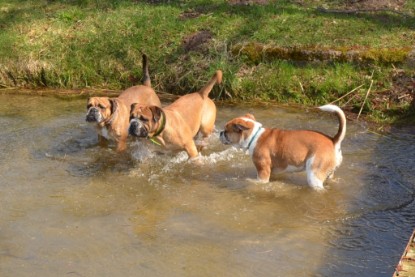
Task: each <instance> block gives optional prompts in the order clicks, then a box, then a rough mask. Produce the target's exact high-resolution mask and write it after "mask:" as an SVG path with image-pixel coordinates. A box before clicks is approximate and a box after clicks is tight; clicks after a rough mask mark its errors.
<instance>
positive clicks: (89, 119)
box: [85, 112, 96, 122]
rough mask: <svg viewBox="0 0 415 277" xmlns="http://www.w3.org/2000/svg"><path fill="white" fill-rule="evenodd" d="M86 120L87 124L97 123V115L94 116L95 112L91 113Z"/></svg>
mask: <svg viewBox="0 0 415 277" xmlns="http://www.w3.org/2000/svg"><path fill="white" fill-rule="evenodd" d="M85 120H86V121H87V122H93V121H96V117H95V114H94V113H93V112H89V113H88V114H87V115H86V118H85Z"/></svg>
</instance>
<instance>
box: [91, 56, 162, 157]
mask: <svg viewBox="0 0 415 277" xmlns="http://www.w3.org/2000/svg"><path fill="white" fill-rule="evenodd" d="M133 103H139V104H140V105H155V106H161V104H160V99H159V98H158V96H157V95H156V93H155V92H154V90H153V89H152V88H151V81H150V77H149V74H148V65H147V56H146V55H143V85H138V86H133V87H130V88H128V89H126V90H125V91H123V92H122V93H121V94H120V95H119V96H118V97H117V98H109V97H91V98H89V99H88V103H87V107H86V108H87V115H86V121H88V122H91V123H94V124H95V125H96V129H97V132H98V140H99V142H100V143H102V142H104V141H105V139H114V140H115V141H116V142H117V151H123V150H125V148H126V141H127V137H128V126H129V118H130V108H131V105H132V104H133Z"/></svg>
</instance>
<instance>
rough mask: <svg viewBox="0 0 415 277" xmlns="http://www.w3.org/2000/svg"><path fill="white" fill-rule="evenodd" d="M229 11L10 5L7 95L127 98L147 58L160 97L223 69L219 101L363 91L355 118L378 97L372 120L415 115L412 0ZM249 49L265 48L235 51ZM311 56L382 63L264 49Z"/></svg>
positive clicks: (120, 4)
mask: <svg viewBox="0 0 415 277" xmlns="http://www.w3.org/2000/svg"><path fill="white" fill-rule="evenodd" d="M231 2H237V1H223V0H222V1H219V0H212V1H206V0H196V1H184V0H183V1H173V0H172V1H132V0H130V1H127V0H118V1H110V0H100V1H96V0H44V1H42V0H39V1H25V0H9V1H4V0H0V30H1V32H0V86H1V87H30V88H39V87H52V88H65V89H80V88H95V89H96V88H98V89H99V88H102V89H123V88H125V87H128V86H131V85H133V84H137V83H138V82H139V80H140V78H141V69H140V67H141V52H145V53H146V54H147V55H148V56H149V57H150V71H151V72H150V74H151V76H152V80H153V85H154V86H155V88H156V90H157V91H160V92H169V93H174V94H184V93H187V92H189V91H192V90H195V89H198V88H200V87H201V86H202V85H203V84H204V83H205V82H206V81H207V80H208V79H209V78H210V75H211V74H212V73H213V72H214V71H215V70H216V69H218V68H221V69H222V70H223V71H224V84H223V86H221V87H220V88H216V89H215V91H214V97H215V98H221V99H230V98H231V99H234V100H245V101H246V100H255V101H257V100H262V101H278V102H283V103H300V104H305V105H319V104H323V103H327V102H331V101H334V100H336V99H339V98H340V97H341V96H343V95H345V94H346V93H348V92H350V91H352V90H353V89H355V88H357V87H359V88H358V89H356V90H355V91H354V92H353V93H351V94H349V95H348V96H347V97H344V98H342V99H340V100H339V101H338V103H339V104H340V105H343V106H346V108H349V109H351V110H356V111H357V110H359V109H360V107H361V106H362V103H363V101H364V98H365V95H366V93H367V91H368V90H369V88H370V94H369V96H368V101H367V102H366V103H365V105H364V109H363V113H367V114H369V116H370V117H371V118H372V119H375V120H378V121H389V122H390V121H395V120H398V119H406V118H407V116H408V115H410V114H411V113H412V111H413V108H414V107H413V106H414V105H413V93H414V88H413V86H414V85H413V80H414V76H415V70H414V69H413V67H411V66H408V65H407V64H410V63H411V62H410V50H411V49H412V47H413V46H414V45H415V4H413V3H412V2H411V1H407V2H408V3H406V4H404V5H400V6H398V7H395V8H393V9H391V10H389V11H388V10H382V11H372V10H371V9H363V10H365V11H363V12H358V11H357V12H356V9H355V8H359V9H361V10H362V7H350V6H347V5H346V4H345V3H346V1H340V0H339V1H328V0H327V1H323V0H321V1H317V0H315V1H299V0H297V1H288V0H280V1H260V2H263V3H265V4H263V5H255V4H252V5H232V4H231ZM251 2H252V1H251ZM392 2H393V1H392ZM250 43H251V44H258V45H261V46H262V48H258V49H255V48H254V49H253V50H252V51H253V52H252V51H251V52H249V53H246V52H243V51H235V49H238V48H237V47H240V45H247V44H250ZM311 48H312V49H317V50H319V49H321V51H329V52H328V53H331V52H330V51H332V49H334V50H335V51H339V50H340V51H341V50H342V49H347V51H354V53H358V52H361V53H366V54H365V55H368V54H367V53H369V54H370V55H371V56H370V57H375V58H373V59H372V58H371V59H370V60H367V59H366V60H365V59H363V58H362V59H361V58H360V57H359V56H357V58H356V59H354V60H352V61H347V60H346V61H344V60H330V59H329V60H325V59H324V58H322V59H319V58H318V57H317V58H316V57H315V56H313V57H312V58H307V57H306V58H305V59H291V58H290V57H288V58H283V57H281V56H270V55H269V53H268V52H266V50H264V49H288V50H287V51H289V50H290V49H300V50H301V49H303V50H304V49H305V50H307V49H311ZM397 49H398V51H397ZM408 49H409V50H408ZM255 51H256V52H255ZM284 51H285V50H284ZM345 51H346V50H345ZM305 52H306V53H308V52H307V51H305ZM295 53H296V52H295ZM373 53H375V54H373ZM252 55H253V56H254V57H256V58H255V59H252ZM329 56H330V55H329ZM270 57H271V58H270ZM385 61H386V62H385ZM411 86H412V87H411Z"/></svg>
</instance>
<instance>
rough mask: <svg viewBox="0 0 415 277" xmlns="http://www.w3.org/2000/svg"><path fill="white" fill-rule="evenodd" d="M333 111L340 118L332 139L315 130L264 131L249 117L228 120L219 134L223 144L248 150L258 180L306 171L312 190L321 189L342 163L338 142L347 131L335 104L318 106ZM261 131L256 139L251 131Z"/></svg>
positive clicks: (276, 129) (268, 129) (344, 121)
mask: <svg viewBox="0 0 415 277" xmlns="http://www.w3.org/2000/svg"><path fill="white" fill-rule="evenodd" d="M320 109H321V110H323V111H329V112H335V113H336V115H337V116H338V118H339V122H340V124H339V130H338V132H337V134H336V135H335V136H334V137H333V138H332V137H330V136H328V135H325V134H323V133H320V132H316V131H309V130H282V129H278V128H275V129H270V128H263V127H262V124H260V123H259V122H257V121H255V118H254V117H253V116H252V115H249V114H248V115H245V116H244V117H239V118H235V119H232V120H230V121H229V122H228V123H227V124H226V125H225V130H224V131H223V132H221V134H220V139H221V141H222V143H224V144H233V145H237V146H239V147H242V148H248V143H249V142H250V141H249V140H251V139H254V143H253V144H252V145H250V147H249V151H250V154H251V156H252V160H253V162H254V165H255V167H256V169H257V173H258V179H259V180H260V181H262V182H268V181H269V178H270V176H271V173H282V172H294V171H304V170H305V171H306V172H307V183H308V184H309V185H310V186H312V187H313V188H315V189H323V183H324V181H325V180H326V179H327V178H329V177H333V173H334V171H335V170H336V168H337V167H338V166H340V164H341V162H342V153H341V142H342V140H343V139H344V136H345V132H346V120H345V116H344V113H343V112H342V111H341V110H340V109H339V108H338V107H337V106H334V105H326V106H322V107H320ZM257 130H260V135H259V136H258V138H253V134H254V132H256V131H257Z"/></svg>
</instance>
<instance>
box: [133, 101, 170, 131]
mask: <svg viewBox="0 0 415 277" xmlns="http://www.w3.org/2000/svg"><path fill="white" fill-rule="evenodd" d="M162 113H163V111H162V109H161V108H160V107H157V106H144V107H143V106H140V105H139V104H132V105H131V112H130V127H129V128H128V133H129V134H130V135H132V136H135V137H144V138H146V137H149V136H152V135H154V134H155V133H156V132H157V130H159V127H160V126H161V124H162V123H161V122H160V119H161V117H162Z"/></svg>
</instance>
